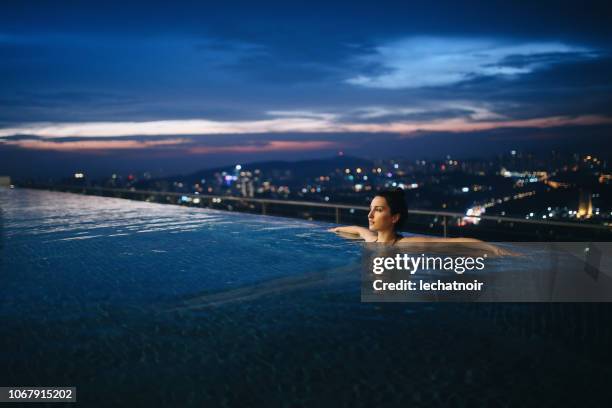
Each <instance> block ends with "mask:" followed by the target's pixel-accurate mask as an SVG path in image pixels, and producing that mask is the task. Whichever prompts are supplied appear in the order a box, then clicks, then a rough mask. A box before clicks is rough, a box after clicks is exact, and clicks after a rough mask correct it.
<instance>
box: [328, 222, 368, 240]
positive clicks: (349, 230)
mask: <svg viewBox="0 0 612 408" xmlns="http://www.w3.org/2000/svg"><path fill="white" fill-rule="evenodd" d="M328 231H330V232H336V233H340V234H349V235H356V236H358V237H360V238H363V239H364V240H366V241H368V242H372V241H374V240H375V239H376V237H377V234H376V233H374V232H372V231H370V230H369V229H367V228H364V227H357V226H355V225H352V226H347V227H335V228H330V229H328Z"/></svg>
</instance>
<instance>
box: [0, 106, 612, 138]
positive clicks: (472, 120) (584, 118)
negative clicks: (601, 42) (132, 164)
mask: <svg viewBox="0 0 612 408" xmlns="http://www.w3.org/2000/svg"><path fill="white" fill-rule="evenodd" d="M444 108H445V109H453V108H454V109H455V110H456V111H457V112H461V114H459V115H455V116H453V117H448V116H446V117H445V116H444V115H445V112H444V111H442V113H441V114H440V115H439V116H438V117H436V115H435V114H434V115H432V116H431V117H430V118H427V119H420V120H419V119H417V118H414V117H412V118H411V117H408V118H407V119H404V120H401V119H400V120H392V121H383V120H380V121H378V122H375V123H372V121H363V120H362V121H360V120H350V118H343V117H340V116H339V115H337V114H333V113H329V114H327V113H320V114H318V113H313V112H308V111H306V112H302V111H297V113H296V115H297V116H296V117H294V116H291V115H290V114H289V112H288V111H283V112H281V113H282V115H281V117H280V118H274V119H270V120H254V121H211V120H203V119H193V120H167V121H150V122H91V123H88V122H85V123H44V124H40V123H33V124H25V125H22V126H18V127H12V128H4V129H0V137H3V138H12V139H6V140H7V142H5V143H9V144H13V145H17V146H21V147H25V148H48V149H58V150H59V149H65V150H69V149H72V150H79V149H83V150H87V149H98V148H100V149H102V148H104V147H103V146H108V148H109V149H121V148H126V149H130V148H133V149H138V148H143V147H153V146H156V145H164V144H166V145H174V144H182V143H187V142H188V141H189V140H186V139H169V141H168V140H166V141H159V140H157V141H133V140H130V141H123V144H122V143H120V142H121V141H117V140H112V141H111V140H109V141H107V142H106V143H107V144H106V145H105V144H104V143H103V141H100V140H90V141H89V143H85V141H78V142H71V143H72V144H69V143H68V142H67V141H61V142H58V141H55V142H51V141H49V139H65V138H69V137H73V138H83V139H87V138H92V139H93V138H95V139H100V138H109V139H110V138H115V139H116V138H118V137H135V136H137V137H140V138H143V137H144V138H146V137H153V136H186V135H190V136H192V139H191V140H192V141H194V142H195V141H196V140H197V139H196V137H197V136H206V135H209V136H215V135H228V136H229V135H247V134H278V133H294V134H307V133H338V134H341V133H399V134H403V135H406V134H411V133H418V132H422V131H433V132H473V131H481V130H489V129H499V128H552V127H560V126H588V125H600V124H611V123H612V117H609V116H603V115H579V116H546V117H539V118H530V119H510V118H506V117H504V116H502V115H498V114H496V113H495V112H493V111H491V110H489V109H488V108H487V107H486V106H474V105H465V104H461V103H455V104H453V103H449V104H448V105H447V106H444ZM300 112H302V113H301V114H300ZM399 112H400V113H402V112H403V111H402V110H401V109H400V110H399ZM411 112H412V111H411V110H410V109H408V110H407V111H406V112H403V113H411ZM397 113H398V112H397V111H395V110H394V109H392V108H381V107H377V108H370V109H365V110H363V112H362V115H365V117H366V118H367V117H370V118H371V117H372V116H374V117H375V118H380V117H381V116H385V115H387V116H388V115H394V114H397ZM434 113H435V112H434ZM347 119H349V120H347ZM15 136H22V138H21V139H20V140H17V139H15ZM27 136H29V137H30V138H29V139H28V137H27ZM33 137H39V138H42V139H43V140H32V138H33ZM218 140H219V141H222V140H223V139H218ZM45 142H46V143H45ZM147 143H148V144H149V145H147ZM275 146H284V147H283V148H286V147H290V146H291V145H278V144H277V145H269V146H268V148H275ZM296 146H297V145H296ZM321 147H322V146H321ZM246 148H247V149H248V148H253V147H248V146H247V147H246Z"/></svg>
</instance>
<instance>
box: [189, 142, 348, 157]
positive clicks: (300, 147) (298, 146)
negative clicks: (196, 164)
mask: <svg viewBox="0 0 612 408" xmlns="http://www.w3.org/2000/svg"><path fill="white" fill-rule="evenodd" d="M338 146H339V145H338V143H335V142H330V141H324V140H307V141H295V140H272V141H269V142H266V143H263V144H253V145H244V146H196V147H192V148H190V149H189V153H197V154H213V153H263V152H278V151H306V150H322V149H332V148H337V147H338Z"/></svg>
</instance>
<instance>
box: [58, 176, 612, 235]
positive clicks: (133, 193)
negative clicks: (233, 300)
mask: <svg viewBox="0 0 612 408" xmlns="http://www.w3.org/2000/svg"><path fill="white" fill-rule="evenodd" d="M46 188H50V189H53V190H60V191H71V192H81V193H85V194H96V195H113V196H117V195H119V196H128V197H127V198H138V199H145V200H149V201H151V200H150V199H151V198H152V197H157V198H160V197H161V198H163V199H165V202H172V203H174V204H180V203H182V204H188V203H184V202H181V200H182V198H183V197H189V200H190V201H191V203H190V204H191V205H194V202H193V199H196V198H197V199H199V203H198V204H195V205H198V206H208V207H212V208H220V207H221V204H222V203H227V202H229V203H238V204H240V205H243V206H244V205H250V207H248V208H246V207H243V208H239V207H231V209H233V210H234V209H235V210H247V209H248V210H250V212H259V213H261V214H263V215H268V214H271V213H270V209H271V207H273V206H274V207H275V208H276V209H277V208H278V207H279V206H283V207H295V208H296V211H293V212H290V213H281V215H289V216H294V217H295V216H297V214H298V213H299V211H297V207H301V208H309V209H326V210H329V213H328V215H327V217H326V218H327V219H329V220H330V221H331V220H332V219H333V220H334V221H335V223H336V224H340V223H342V222H348V221H350V222H353V223H355V221H356V220H357V221H359V222H363V220H365V217H359V218H358V217H356V216H355V215H354V214H355V212H356V211H363V212H366V213H367V212H368V211H369V208H368V207H367V206H360V205H351V204H338V203H320V202H311V201H295V200H278V199H267V198H251V197H235V196H224V195H214V194H190V193H179V192H170V191H152V190H136V189H121V188H107V187H84V186H46ZM173 199H175V201H173ZM225 209H227V207H226V208H225ZM346 211H348V212H349V213H348V214H346ZM273 213H274V215H279V211H278V210H277V211H274V212H273ZM408 214H409V215H413V216H426V217H433V219H434V223H429V226H430V228H432V229H433V228H434V224H435V227H436V228H438V227H439V232H438V233H439V234H440V235H442V236H444V237H447V236H448V235H449V229H450V228H451V227H452V228H455V227H456V226H455V225H452V226H451V224H450V222H449V221H451V220H457V219H462V220H477V221H478V222H480V221H485V222H489V223H491V222H493V223H496V224H502V223H503V224H506V225H509V226H510V227H512V228H515V229H516V228H517V227H518V226H523V227H529V226H533V227H544V228H557V229H559V228H561V229H574V231H577V230H580V231H583V232H584V233H586V234H590V233H594V234H599V236H600V237H604V239H605V238H606V237H608V236H610V237H611V238H612V225H602V224H589V223H580V222H566V221H555V220H534V219H523V218H518V217H506V216H497V215H479V216H468V215H466V214H463V213H460V212H452V211H432V210H420V209H410V210H408ZM411 218H412V217H411ZM362 219H363V220H362ZM471 228H472V231H476V230H477V228H478V226H474V227H471ZM494 229H495V227H494ZM523 229H524V228H523ZM465 230H466V229H465V228H464V229H463V231H465ZM583 235H584V234H583ZM568 237H571V234H569V235H568ZM586 237H587V238H588V235H587V236H586Z"/></svg>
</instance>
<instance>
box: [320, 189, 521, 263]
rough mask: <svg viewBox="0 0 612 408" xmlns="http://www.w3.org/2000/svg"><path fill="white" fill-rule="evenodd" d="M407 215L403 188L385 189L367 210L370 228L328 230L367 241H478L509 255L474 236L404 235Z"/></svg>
mask: <svg viewBox="0 0 612 408" xmlns="http://www.w3.org/2000/svg"><path fill="white" fill-rule="evenodd" d="M407 217H408V209H407V208H406V201H405V199H404V191H403V190H402V189H400V188H398V189H397V190H384V191H381V192H379V193H377V194H376V197H374V199H373V200H372V202H371V203H370V212H369V213H368V224H369V228H364V227H358V226H350V227H336V228H331V229H330V230H329V231H331V232H336V233H341V234H348V235H349V236H352V237H354V238H359V237H360V238H362V239H363V240H365V242H379V243H384V244H391V245H395V244H416V243H421V244H427V243H444V244H451V243H468V244H469V243H475V247H477V248H479V249H485V250H489V251H491V252H493V254H495V255H510V254H511V253H510V252H507V251H505V250H503V249H501V248H499V247H497V246H495V245H491V244H487V243H485V242H483V241H480V240H478V239H474V238H436V237H423V236H419V237H403V236H401V235H400V234H399V230H400V229H401V227H402V225H403V224H404V221H405V220H406V218H407Z"/></svg>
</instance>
